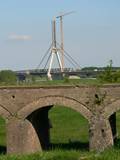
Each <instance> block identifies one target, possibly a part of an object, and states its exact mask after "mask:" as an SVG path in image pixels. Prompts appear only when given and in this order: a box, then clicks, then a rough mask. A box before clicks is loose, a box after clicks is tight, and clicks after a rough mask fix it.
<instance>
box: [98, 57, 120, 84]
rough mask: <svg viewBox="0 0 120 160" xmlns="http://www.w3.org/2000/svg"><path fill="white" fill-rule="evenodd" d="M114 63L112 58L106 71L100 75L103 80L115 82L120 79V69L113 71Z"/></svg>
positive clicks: (99, 77)
mask: <svg viewBox="0 0 120 160" xmlns="http://www.w3.org/2000/svg"><path fill="white" fill-rule="evenodd" d="M112 63H113V62H112V60H110V61H109V64H108V65H107V67H106V68H105V71H104V72H103V73H102V74H100V75H99V76H98V79H99V80H100V81H101V82H109V83H115V82H119V81H120V70H117V71H113V67H112Z"/></svg>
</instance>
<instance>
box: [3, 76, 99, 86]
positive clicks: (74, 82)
mask: <svg viewBox="0 0 120 160" xmlns="http://www.w3.org/2000/svg"><path fill="white" fill-rule="evenodd" d="M101 84H102V83H101V82H100V81H99V80H97V79H87V78H84V79H67V80H66V79H64V80H53V81H49V80H46V81H39V82H30V83H29V82H21V83H14V84H6V83H0V86H1V87H2V86H5V87H6V86H15V87H19V86H20V87H26V86H30V87H31V86H70V85H101Z"/></svg>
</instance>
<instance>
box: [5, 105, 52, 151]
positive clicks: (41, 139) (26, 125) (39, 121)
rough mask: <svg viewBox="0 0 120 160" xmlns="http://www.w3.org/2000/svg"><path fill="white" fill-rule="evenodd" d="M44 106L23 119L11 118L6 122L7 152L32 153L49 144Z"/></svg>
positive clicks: (46, 110)
mask: <svg viewBox="0 0 120 160" xmlns="http://www.w3.org/2000/svg"><path fill="white" fill-rule="evenodd" d="M50 108H51V107H50V106H49V107H45V108H43V109H40V110H37V111H35V112H33V113H32V114H31V115H29V116H28V117H27V118H26V119H25V120H22V119H17V118H12V119H11V120H9V122H8V123H7V153H8V154H9V153H12V154H14V153H15V154H16V153H19V154H20V153H34V152H37V151H42V150H43V149H44V150H45V149H48V148H49V146H50V140H49V138H50V136H49V128H50V126H49V119H48V110H49V109H50Z"/></svg>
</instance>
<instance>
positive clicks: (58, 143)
mask: <svg viewBox="0 0 120 160" xmlns="http://www.w3.org/2000/svg"><path fill="white" fill-rule="evenodd" d="M49 118H50V119H51V123H52V126H53V128H51V132H50V133H51V143H52V145H53V148H52V149H51V150H49V151H44V152H39V153H35V154H30V155H3V154H1V155H0V160H120V145H118V146H117V147H112V148H110V149H108V150H105V151H104V152H102V153H95V152H89V151H88V150H87V149H88V148H87V147H86V144H87V143H88V122H87V120H86V119H85V118H83V117H82V116H81V115H80V114H79V113H77V112H75V111H73V110H71V109H68V108H64V107H59V106H57V107H53V108H52V109H51V110H50V111H49ZM119 122H120V112H118V113H117V130H118V133H120V123H119ZM119 138H120V136H119ZM5 144H6V135H5V121H4V120H3V119H2V118H0V146H2V147H3V146H5ZM0 148H1V147H0ZM1 153H2V152H1Z"/></svg>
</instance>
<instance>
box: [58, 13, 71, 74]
mask: <svg viewBox="0 0 120 160" xmlns="http://www.w3.org/2000/svg"><path fill="white" fill-rule="evenodd" d="M72 13H74V11H72V12H67V13H64V14H61V15H59V16H57V17H56V18H60V39H61V49H60V50H61V56H62V61H61V62H62V72H63V71H64V33H63V17H64V16H66V15H69V14H72Z"/></svg>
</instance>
